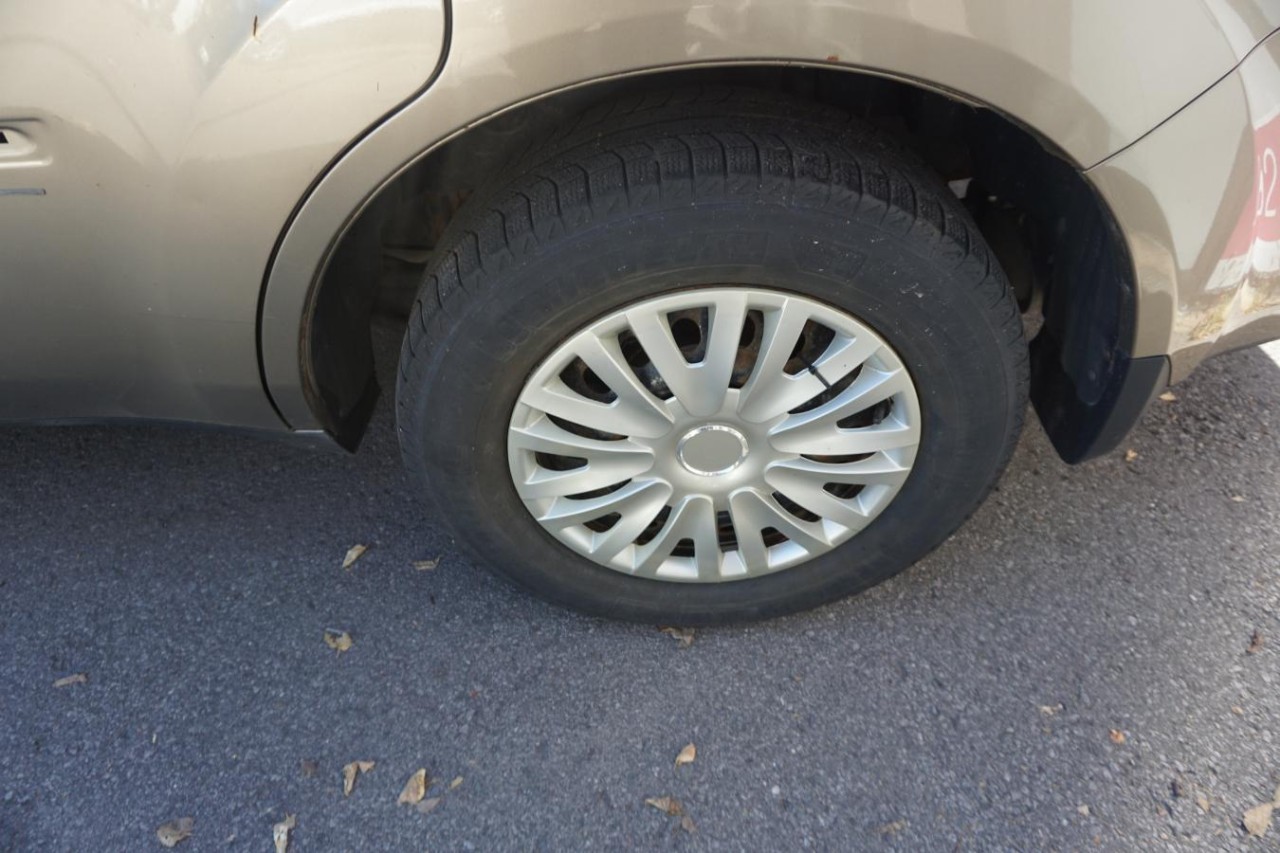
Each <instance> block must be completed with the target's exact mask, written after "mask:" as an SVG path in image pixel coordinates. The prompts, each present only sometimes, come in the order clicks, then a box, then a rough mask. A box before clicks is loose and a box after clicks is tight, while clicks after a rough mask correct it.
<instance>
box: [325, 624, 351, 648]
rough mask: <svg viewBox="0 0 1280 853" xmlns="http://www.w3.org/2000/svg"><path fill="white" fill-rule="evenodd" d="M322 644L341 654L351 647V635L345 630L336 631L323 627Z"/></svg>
mask: <svg viewBox="0 0 1280 853" xmlns="http://www.w3.org/2000/svg"><path fill="white" fill-rule="evenodd" d="M324 644H325V645H326V646H328V647H329V648H331V649H333V650H334V651H335V652H337V653H338V654H342V653H343V652H345V651H348V650H350V648H351V635H350V634H348V633H347V632H346V631H338V630H336V629H334V628H325V629H324Z"/></svg>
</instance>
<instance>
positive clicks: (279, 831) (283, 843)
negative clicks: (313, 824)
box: [271, 815, 298, 853]
mask: <svg viewBox="0 0 1280 853" xmlns="http://www.w3.org/2000/svg"><path fill="white" fill-rule="evenodd" d="M297 825H298V819H297V817H296V816H294V815H289V816H287V817H286V818H285V819H284V820H282V821H280V822H279V823H277V824H276V825H275V826H273V827H271V840H272V841H274V842H275V843H276V853H285V851H286V850H288V849H289V833H290V832H292V831H293V828H294V827H295V826H297Z"/></svg>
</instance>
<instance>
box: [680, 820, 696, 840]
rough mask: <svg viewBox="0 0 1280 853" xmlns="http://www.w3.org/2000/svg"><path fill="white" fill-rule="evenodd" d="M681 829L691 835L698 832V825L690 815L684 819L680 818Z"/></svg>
mask: <svg viewBox="0 0 1280 853" xmlns="http://www.w3.org/2000/svg"><path fill="white" fill-rule="evenodd" d="M680 828H681V829H683V830H684V831H685V832H687V833H689V834H690V835H692V834H693V833H695V832H697V831H698V825H697V824H696V823H694V822H693V818H691V817H689V816H688V815H685V816H684V817H682V818H680Z"/></svg>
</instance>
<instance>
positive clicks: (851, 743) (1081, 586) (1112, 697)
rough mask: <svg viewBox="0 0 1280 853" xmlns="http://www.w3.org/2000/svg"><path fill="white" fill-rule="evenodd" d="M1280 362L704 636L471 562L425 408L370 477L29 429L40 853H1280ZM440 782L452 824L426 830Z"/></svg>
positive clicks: (338, 459) (25, 564) (6, 816)
mask: <svg viewBox="0 0 1280 853" xmlns="http://www.w3.org/2000/svg"><path fill="white" fill-rule="evenodd" d="M389 348H391V349H394V342H392V344H391V345H390V347H389ZM1274 351H1275V352H1276V356H1275V358H1276V359H1280V349H1276V350H1274ZM1278 363H1280V362H1278V361H1276V360H1273V358H1270V357H1268V355H1267V354H1266V352H1264V351H1263V350H1261V349H1251V350H1247V351H1243V352H1240V353H1236V354H1233V355H1229V356H1225V357H1222V358H1220V359H1217V360H1214V361H1212V362H1210V363H1208V364H1206V365H1205V366H1204V367H1203V368H1202V369H1201V370H1200V372H1199V373H1197V374H1196V375H1195V376H1194V377H1193V378H1192V379H1191V380H1189V381H1187V382H1186V383H1183V384H1182V385H1180V386H1178V387H1177V388H1176V389H1175V393H1176V394H1177V397H1178V399H1177V400H1176V401H1174V402H1164V401H1158V402H1156V403H1155V404H1154V405H1153V408H1152V409H1151V410H1150V412H1149V413H1148V414H1147V416H1146V417H1145V419H1144V420H1143V422H1142V424H1141V425H1140V426H1139V428H1138V429H1137V431H1136V432H1135V433H1134V434H1133V435H1132V437H1131V438H1130V440H1129V441H1128V443H1127V444H1126V446H1125V448H1121V449H1120V450H1119V451H1117V452H1116V453H1113V454H1111V455H1110V456H1108V457H1106V458H1104V459H1101V460H1099V461H1097V462H1094V463H1092V464H1089V465H1086V466H1083V467H1076V468H1071V467H1067V466H1065V465H1063V464H1062V463H1061V462H1060V461H1059V460H1058V459H1057V458H1056V456H1054V454H1053V451H1052V450H1051V448H1050V447H1049V445H1048V443H1047V441H1046V439H1045V437H1044V435H1043V433H1042V432H1041V430H1040V428H1039V426H1038V425H1037V424H1036V423H1035V422H1034V419H1030V420H1029V421H1028V428H1027V430H1026V433H1025V435H1024V437H1023V440H1022V443H1021V446H1020V448H1019V450H1018V453H1017V454H1016V456H1015V458H1014V460H1013V462H1012V464H1011V466H1010V469H1009V471H1008V473H1007V474H1006V475H1005V477H1004V479H1003V480H1002V482H1001V484H1000V486H999V488H998V490H997V491H996V492H994V493H993V494H992V495H991V497H990V499H989V500H988V501H987V502H986V504H985V505H984V506H983V507H982V509H981V510H979V512H978V513H977V514H976V515H975V516H974V518H973V519H972V520H970V522H969V523H968V524H967V525H966V526H965V527H964V528H963V529H962V530H961V531H960V532H958V533H957V534H956V535H955V536H954V537H952V538H951V539H950V540H949V541H948V542H946V543H945V544H944V545H943V546H942V547H940V548H939V549H938V550H937V551H936V552H935V553H934V554H933V555H932V556H930V557H929V558H927V559H926V560H924V561H923V562H922V563H920V564H919V565H917V566H916V567H914V568H913V569H911V570H910V571H908V572H907V573H905V574H903V575H901V576H899V577H898V578H895V579H893V580H891V581H889V582H887V583H885V584H883V585H881V586H880V587H878V588H876V589H874V590H872V591H870V592H869V593H866V594H864V595H862V596H860V597H857V598H854V599H850V600H847V601H844V602H842V603H839V604H836V605H833V606H829V607H826V608H823V609H820V610H817V611H814V612H811V613H806V614H803V615H799V616H795V617H790V618H785V619H779V620H775V621H772V622H768V623H763V624H756V625H749V626H743V627H736V628H726V629H717V630H706V631H700V632H698V633H697V635H696V637H695V640H694V643H693V644H692V646H690V647H689V648H680V646H679V644H678V643H677V642H675V641H674V640H673V639H672V638H670V637H668V636H665V635H663V634H661V633H659V632H658V631H657V630H656V628H655V627H649V626H636V625H625V624H614V623H610V622H606V621H600V620H594V619H587V618H583V617H579V616H576V615H573V614H571V613H566V612H563V611H560V610H557V609H555V608H552V607H550V606H547V605H544V604H542V603H539V602H538V601H535V600H533V599H531V598H528V597H526V596H525V595H523V594H521V593H519V592H516V591H513V590H511V589H509V588H507V587H506V586H505V585H503V584H502V583H500V582H498V581H496V580H493V579H491V578H490V577H489V576H488V575H486V574H485V573H484V572H482V571H480V570H479V569H477V568H475V567H473V566H471V565H469V564H468V563H467V561H466V560H465V559H464V558H463V557H462V556H461V555H460V554H459V553H458V552H457V551H456V550H455V549H454V547H453V546H452V544H451V543H450V539H449V535H448V533H447V532H446V530H445V528H444V527H443V525H441V524H440V523H439V522H438V521H437V520H434V519H430V518H425V517H424V516H423V511H422V510H421V508H420V505H419V503H418V502H417V500H416V498H415V496H414V495H413V494H412V492H411V490H410V488H409V486H408V484H407V482H406V480H405V478H404V477H403V475H402V474H401V471H400V467H399V459H398V456H397V451H396V446H395V436H394V431H393V428H392V422H391V421H392V418H391V413H390V407H389V405H387V403H386V401H385V400H384V403H383V404H382V405H381V407H380V409H379V412H378V415H377V419H376V421H375V423H374V426H373V429H372V432H371V434H370V435H369V436H368V439H367V441H366V444H365V446H364V448H363V449H362V450H361V452H360V453H359V454H358V455H356V456H350V457H348V456H343V455H335V454H327V453H322V452H315V451H308V450H304V449H299V448H296V447H293V446H290V445H286V444H280V443H275V442H269V441H260V440H256V439H252V438H246V437H242V436H236V435H228V434H220V433H211V432H201V431H194V430H180V429H168V428H159V427H155V428H152V427H142V428H140V427H128V428H126V427H113V428H98V427H94V428H71V429H8V430H5V431H3V432H0V476H2V477H3V482H4V487H3V490H0V525H2V527H3V535H2V536H0V564H2V565H3V572H0V645H2V647H3V650H4V651H3V654H2V655H0V720H2V721H3V722H2V724H0V849H6V850H7V849H15V850H25V849H37V848H38V849H75V850H90V849H92V850H142V849H148V848H157V849H158V847H159V845H158V842H157V841H156V839H155V834H154V833H155V829H156V827H158V826H160V825H161V824H162V823H164V822H166V821H169V820H172V819H174V818H177V817H182V816H191V817H193V818H194V819H195V827H194V835H193V836H192V837H191V838H190V839H189V840H188V841H186V842H183V847H184V848H185V849H189V850H192V851H197V850H214V849H218V850H220V849H227V848H231V849H234V848H241V847H243V848H246V849H264V848H269V844H270V842H269V839H270V837H271V827H272V824H274V823H276V822H277V821H280V820H282V819H283V818H284V816H285V815H286V814H296V815H297V828H296V830H294V833H293V844H292V847H291V849H295V850H353V849H362V848H363V849H424V848H429V849H439V848H447V849H460V848H461V849H522V850H523V849H547V850H552V849H557V850H558V849H574V848H588V847H593V848H601V847H606V846H607V847H610V848H639V849H653V848H667V847H671V848H684V847H688V848H707V849H713V848H714V849H748V848H750V849H764V848H769V847H779V846H782V845H784V844H785V845H787V846H792V847H814V848H823V849H833V848H846V849H848V848H859V849H900V850H953V849H996V848H1001V849H1082V848H1086V847H1090V848H1093V847H1097V848H1100V849H1113V850H1116V849H1123V850H1128V849H1135V848H1143V847H1147V848H1154V849H1170V848H1172V849H1188V850H1190V849H1206V848H1207V849H1218V848H1220V849H1260V847H1259V845H1262V846H1265V845H1266V844H1268V843H1270V844H1273V845H1274V844H1275V843H1276V839H1277V838H1280V826H1275V827H1273V828H1272V830H1271V832H1270V833H1269V834H1268V836H1267V838H1265V839H1264V840H1263V841H1262V842H1258V841H1256V840H1255V841H1252V842H1251V841H1250V840H1248V839H1246V838H1245V835H1244V831H1243V829H1242V828H1241V825H1240V816H1241V813H1242V812H1243V810H1244V809H1245V808H1248V807H1250V806H1253V805H1256V804H1258V803H1260V802H1263V801H1265V800H1266V799H1268V798H1269V796H1270V794H1271V793H1272V792H1273V791H1274V790H1275V788H1276V785H1277V783H1278V782H1280V666H1277V662H1278V661H1280V524H1277V521H1278V520H1280V517H1278V516H1280V476H1278V474H1280V461H1277V448H1278V447H1280V443H1278V441H1277V436H1278V435H1280V366H1278ZM1126 448H1132V449H1133V450H1136V451H1137V456H1136V458H1134V459H1132V461H1126V460H1125V454H1124V450H1125V449H1126ZM356 543H364V544H368V545H369V546H370V548H369V551H368V552H367V553H366V554H365V555H364V556H363V557H362V558H361V559H360V560H359V561H358V562H357V563H356V564H355V566H354V568H353V569H352V570H351V571H343V570H341V569H340V568H339V564H340V562H341V559H342V556H343V555H344V554H345V553H346V551H347V549H348V548H349V547H350V546H351V545H353V544H356ZM850 547H856V543H853V544H851V546H850ZM435 557H439V558H440V564H439V566H438V568H436V569H435V570H432V571H416V570H415V569H414V568H413V566H412V562H413V561H414V560H421V559H427V558H435ZM326 628H337V629H340V630H343V631H347V632H349V633H350V635H351V636H352V638H353V639H354V645H353V647H352V648H351V650H350V651H348V652H346V653H345V654H341V655H338V654H336V653H335V652H334V651H332V650H331V649H330V648H328V647H327V646H326V645H325V643H324V642H323V636H322V635H323V632H324V631H325V629H326ZM1254 631H1258V632H1260V634H1261V636H1262V638H1263V644H1262V647H1261V648H1260V649H1259V650H1257V651H1256V653H1253V654H1248V653H1247V652H1246V648H1247V647H1248V645H1249V643H1250V637H1251V635H1252V634H1253V632H1254ZM77 672H84V673H87V676H88V680H87V682H86V683H83V684H73V685H70V686H67V687H61V688H55V687H54V686H53V682H54V680H55V679H58V678H60V677H62V676H66V675H69V674H72V673H77ZM1042 706H1043V707H1042ZM1233 709H1235V710H1233ZM1113 729H1114V730H1116V731H1118V732H1120V733H1122V734H1123V743H1116V742H1115V740H1119V739H1120V737H1119V736H1118V735H1117V736H1115V739H1114V740H1113V736H1112V735H1111V731H1112V730H1113ZM689 742H693V743H696V744H697V760H696V761H695V762H694V763H693V764H689V765H685V766H682V767H680V768H676V767H675V766H674V758H675V756H676V754H677V752H679V750H680V749H681V747H683V746H684V745H685V744H686V743H689ZM355 759H369V760H374V761H376V762H377V766H376V767H375V768H374V769H373V770H372V771H371V772H370V773H368V774H364V775H362V776H361V777H360V779H359V781H358V783H357V786H356V789H355V791H354V793H353V794H352V795H351V796H350V797H349V798H344V797H343V796H342V781H341V768H342V765H344V764H346V763H347V762H349V761H353V760H355ZM419 767H425V768H427V770H428V772H429V774H430V776H431V778H432V779H435V780H440V781H439V782H437V784H436V785H435V786H434V787H433V789H432V791H431V792H430V793H429V794H428V796H429V797H433V796H440V797H441V798H442V799H441V802H440V803H439V805H438V806H437V808H436V809H435V810H434V811H432V812H431V813H429V814H421V813H418V812H417V811H415V810H414V809H413V808H411V807H408V806H397V805H396V797H397V795H398V794H399V792H400V789H401V787H402V786H403V784H404V782H405V780H406V779H408V778H409V776H410V775H411V774H412V773H413V772H414V771H415V770H416V769H417V768H419ZM458 776H461V777H463V782H462V784H461V785H460V786H459V787H457V788H456V789H455V790H452V791H448V792H445V793H443V794H441V793H440V792H441V791H442V790H443V788H444V786H445V785H446V784H447V783H448V781H449V780H452V779H453V778H455V777H458ZM664 795H665V796H672V797H675V798H676V799H677V800H679V801H680V802H681V803H682V804H683V808H684V810H685V811H686V812H687V813H688V814H689V815H690V816H691V818H692V820H693V822H694V824H695V825H696V830H695V831H694V832H692V833H690V832H688V831H686V830H685V829H682V828H681V825H680V820H679V818H677V817H670V816H668V815H666V814H663V813H662V812H660V811H658V810H657V809H654V808H651V807H648V806H646V805H644V800H645V798H647V797H659V796H664ZM1198 800H1199V801H1200V805H1198V804H1197V801H1198ZM1202 805H1207V806H1208V807H1209V810H1208V811H1207V812H1205V811H1203V810H1202V807H1201V806H1202ZM1085 806H1087V809H1086V808H1082V807H1085ZM229 841H230V842H231V843H230V845H229V844H228V842H229ZM1251 845H1252V846H1251ZM1272 849H1275V848H1274V847H1273V848H1272Z"/></svg>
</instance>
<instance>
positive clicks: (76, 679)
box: [53, 672, 89, 687]
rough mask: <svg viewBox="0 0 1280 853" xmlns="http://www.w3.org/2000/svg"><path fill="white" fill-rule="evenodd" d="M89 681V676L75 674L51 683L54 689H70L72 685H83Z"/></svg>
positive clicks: (80, 673)
mask: <svg viewBox="0 0 1280 853" xmlns="http://www.w3.org/2000/svg"><path fill="white" fill-rule="evenodd" d="M88 680H89V676H87V675H85V674H84V673H83V672H77V673H75V674H74V675H64V676H62V678H59V679H58V680H57V681H55V682H53V686H54V687H70V686H71V685H73V684H84V683H85V682H86V681H88Z"/></svg>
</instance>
